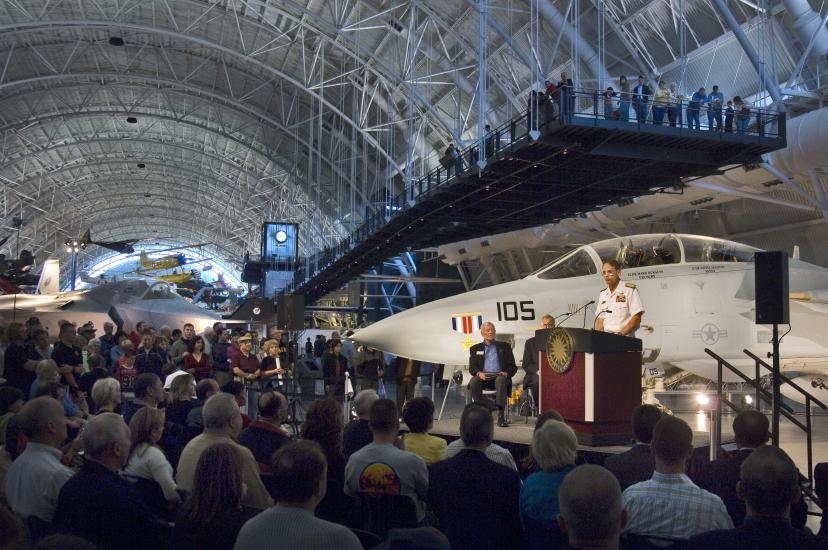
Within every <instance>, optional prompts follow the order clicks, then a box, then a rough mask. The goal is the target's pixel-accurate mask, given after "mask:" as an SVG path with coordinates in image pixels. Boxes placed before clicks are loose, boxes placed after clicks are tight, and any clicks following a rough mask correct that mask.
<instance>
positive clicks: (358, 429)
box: [342, 389, 379, 460]
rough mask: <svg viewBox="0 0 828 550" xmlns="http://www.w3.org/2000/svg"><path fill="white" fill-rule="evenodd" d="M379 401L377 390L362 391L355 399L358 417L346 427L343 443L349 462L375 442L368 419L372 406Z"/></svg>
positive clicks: (355, 409)
mask: <svg viewBox="0 0 828 550" xmlns="http://www.w3.org/2000/svg"><path fill="white" fill-rule="evenodd" d="M377 399H379V395H377V392H376V390H371V389H368V390H362V391H361V392H359V393H358V394H357V395H356V397H355V398H354V412H355V413H356V415H357V417H356V418H355V419H353V420H351V421H350V422H348V425H347V426H345V437H344V438H343V441H342V454H343V455H344V457H345V460H348V458H350V456H351V455H352V454H354V453H355V452H357V451H358V450H360V449H361V448H363V447H365V446H366V445H368V444H369V443H371V441H373V440H374V434H372V433H371V426H370V425H369V423H368V418H369V416H370V413H371V405H373V403H374V401H376V400H377Z"/></svg>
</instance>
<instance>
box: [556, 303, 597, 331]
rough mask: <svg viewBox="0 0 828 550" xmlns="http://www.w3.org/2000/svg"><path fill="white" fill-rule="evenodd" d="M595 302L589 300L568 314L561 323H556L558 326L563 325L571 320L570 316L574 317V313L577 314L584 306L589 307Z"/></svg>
mask: <svg viewBox="0 0 828 550" xmlns="http://www.w3.org/2000/svg"><path fill="white" fill-rule="evenodd" d="M594 303H595V300H590V301H589V302H587V303H585V304H584V305H582V306H581V307H579V308H578V309H576V310H575V311H573V312H572V313H570V314H569V315H567V316H566V317H565V318H564V320H563V321H561V322H560V323H556V326H561V325H562V324H564V323H565V322H567V321H568V320H569V318H570V317H572V316H573V315H575V314H576V313H578V312H579V311H581V310H582V309H584V308H587V307H589V306H591V305H592V304H594Z"/></svg>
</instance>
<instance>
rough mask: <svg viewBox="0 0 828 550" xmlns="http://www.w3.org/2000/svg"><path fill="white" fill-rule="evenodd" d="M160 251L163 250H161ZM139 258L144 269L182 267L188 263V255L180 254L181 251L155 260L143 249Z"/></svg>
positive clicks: (198, 245) (203, 244)
mask: <svg viewBox="0 0 828 550" xmlns="http://www.w3.org/2000/svg"><path fill="white" fill-rule="evenodd" d="M208 244H210V243H199V244H191V245H189V246H181V247H178V248H174V249H168V250H183V249H185V248H199V247H202V246H206V245H208ZM158 252H162V251H160V250H159V251H158ZM138 258H139V261H140V263H141V267H142V268H143V269H144V270H149V271H154V270H157V269H173V268H176V267H180V266H182V265H186V264H187V258H186V256H184V254H180V253H179V254H169V255H167V256H162V257H161V258H158V259H156V260H153V259H150V258H149V256H147V253H146V252H144V251H141V254H140V255H139V256H138Z"/></svg>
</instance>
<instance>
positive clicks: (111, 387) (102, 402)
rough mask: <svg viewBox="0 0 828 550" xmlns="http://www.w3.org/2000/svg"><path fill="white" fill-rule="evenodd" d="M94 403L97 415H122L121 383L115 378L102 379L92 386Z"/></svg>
mask: <svg viewBox="0 0 828 550" xmlns="http://www.w3.org/2000/svg"><path fill="white" fill-rule="evenodd" d="M92 402H93V403H94V404H95V414H101V413H105V412H112V413H116V414H120V410H119V409H120V407H121V383H120V382H118V380H116V379H115V378H102V379H100V380H98V381H97V382H95V384H94V385H93V386H92Z"/></svg>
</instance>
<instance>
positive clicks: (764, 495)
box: [689, 445, 828, 550]
mask: <svg viewBox="0 0 828 550" xmlns="http://www.w3.org/2000/svg"><path fill="white" fill-rule="evenodd" d="M740 477H741V480H740V481H739V482H738V483H737V484H736V493H737V494H738V495H739V497H740V498H742V499H743V500H744V501H745V507H746V509H747V514H746V516H745V518H744V521H743V523H742V525H740V526H739V527H737V528H735V529H722V530H718V531H708V532H707V533H702V534H700V535H697V536H695V537H693V538H692V539H690V543H689V546H690V547H692V548H704V549H708V548H710V549H718V548H722V549H727V550H731V549H732V550H742V549H744V550H753V549H758V548H773V549H788V548H790V549H791V550H793V549H797V550H800V549H801V550H810V549H812V548H813V549H816V548H826V546H828V541H826V540H825V538H824V537H823V538H820V537H816V536H814V535H812V534H811V533H809V532H807V531H806V530H804V529H795V528H794V527H793V526H792V525H791V520H790V511H791V505H792V504H794V503H796V502H798V501H799V500H800V498H801V497H802V491H801V490H800V488H799V472H797V470H796V465H795V464H794V463H793V461H792V460H791V458H790V457H789V456H788V455H787V454H786V453H785V451H783V450H782V449H779V448H778V447H772V446H768V445H763V446H762V447H759V448H758V449H756V450H755V451H753V452H751V453H750V454H749V455H748V456H747V458H745V460H744V461H743V462H742V466H741V471H740Z"/></svg>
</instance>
